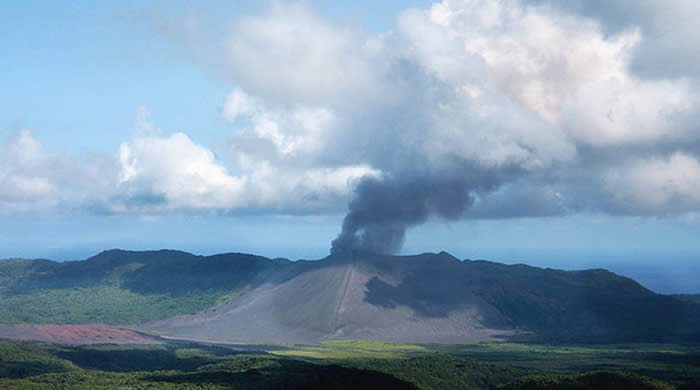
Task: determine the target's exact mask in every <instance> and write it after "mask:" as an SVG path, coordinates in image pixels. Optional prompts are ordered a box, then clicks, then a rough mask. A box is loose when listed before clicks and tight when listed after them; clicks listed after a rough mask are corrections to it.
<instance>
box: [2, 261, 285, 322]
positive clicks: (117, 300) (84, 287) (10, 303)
mask: <svg viewBox="0 0 700 390" xmlns="http://www.w3.org/2000/svg"><path fill="white" fill-rule="evenodd" d="M287 263H289V262H288V261H286V260H270V259H267V258H264V257H259V256H252V255H244V254H235V253H231V254H222V255H216V256H195V255H192V254H190V253H186V252H180V251H172V250H161V251H146V252H130V251H122V250H110V251H105V252H102V253H100V254H98V255H96V256H94V257H91V258H89V259H87V260H84V261H70V262H63V263H57V262H53V261H49V260H2V261H0V324H21V323H35V324H49V323H58V324H86V323H107V324H130V323H137V322H144V321H149V320H154V319H159V318H167V317H171V316H175V315H179V314H186V313H196V312H198V311H201V310H204V309H206V308H208V307H211V306H214V305H216V304H217V303H220V301H221V300H222V299H223V298H225V297H226V296H227V295H228V294H231V293H233V292H235V291H240V290H242V289H244V288H245V287H246V286H248V285H251V284H252V283H254V281H255V280H256V278H259V277H263V275H264V274H265V273H266V272H269V271H271V270H273V269H276V268H283V267H285V265H286V264H287Z"/></svg>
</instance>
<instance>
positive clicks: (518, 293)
mask: <svg viewBox="0 0 700 390" xmlns="http://www.w3.org/2000/svg"><path fill="white" fill-rule="evenodd" d="M0 297H1V299H0V321H2V322H3V323H6V324H17V323H107V324H138V323H142V325H139V326H137V327H136V328H137V329H139V330H146V331H154V332H160V333H163V334H167V335H169V336H173V337H182V338H192V339H197V338H202V339H203V338H206V339H209V340H222V341H251V342H280V343H315V342H318V341H319V340H322V339H374V340H394V341H411V342H447V343H452V342H469V341H480V340H494V339H501V340H503V339H518V340H520V339H529V340H539V341H541V340H549V341H575V342H622V341H670V340H676V341H677V340H681V341H691V340H698V338H697V337H698V329H700V320H699V319H700V310H699V309H698V308H699V307H700V304H698V303H697V302H696V301H695V300H694V299H690V298H679V297H675V296H664V295H659V294H655V293H654V292H652V291H650V290H648V289H646V288H644V287H643V286H641V285H640V284H638V283H637V282H635V281H634V280H631V279H629V278H625V277H622V276H619V275H616V274H614V273H611V272H608V271H606V270H602V269H596V270H588V271H561V270H554V269H541V268H536V267H531V266H527V265H504V264H499V263H493V262H488V261H482V260H480V261H470V260H459V259H457V258H455V257H453V256H451V255H449V254H447V253H445V252H442V253H439V254H422V255H417V256H384V255H382V256H380V255H370V254H360V253H340V254H335V255H332V256H329V257H327V258H325V259H322V260H319V261H297V262H291V261H288V260H283V259H275V260H272V259H267V258H264V257H259V256H252V255H244V254H224V255H216V256H195V255H192V254H189V253H186V252H179V251H149V252H129V251H121V250H112V251H106V252H102V253H100V254H99V255H97V256H94V257H92V258H90V259H87V260H85V261H75V262H66V263H55V262H51V261H47V260H4V261H0Z"/></svg>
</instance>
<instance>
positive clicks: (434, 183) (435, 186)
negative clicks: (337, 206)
mask: <svg viewBox="0 0 700 390" xmlns="http://www.w3.org/2000/svg"><path fill="white" fill-rule="evenodd" d="M482 184H483V183H482ZM479 187H480V186H479ZM473 189H474V188H472V186H471V185H470V184H469V182H468V181H467V180H464V179H461V178H438V179H435V178H413V179H410V180H397V179H393V178H385V179H377V178H364V179H362V180H361V181H360V183H358V185H357V187H356V188H355V197H354V198H353V200H352V201H351V202H350V205H349V206H348V209H349V210H348V214H347V215H346V216H345V219H344V220H343V228H342V231H341V232H340V234H339V235H338V237H337V238H336V239H335V240H333V243H332V247H331V253H342V252H347V251H357V252H369V253H381V254H387V253H394V252H396V251H398V250H399V249H401V245H402V244H403V240H404V237H405V236H406V229H407V228H409V227H411V226H415V225H419V224H422V223H424V222H425V221H426V220H427V219H428V217H429V216H430V215H432V214H436V215H438V216H440V217H442V218H446V219H449V220H455V219H458V218H459V217H460V216H461V215H462V214H463V212H464V210H465V209H466V208H467V207H469V206H470V205H471V204H472V203H473V196H472V194H471V191H472V190H473Z"/></svg>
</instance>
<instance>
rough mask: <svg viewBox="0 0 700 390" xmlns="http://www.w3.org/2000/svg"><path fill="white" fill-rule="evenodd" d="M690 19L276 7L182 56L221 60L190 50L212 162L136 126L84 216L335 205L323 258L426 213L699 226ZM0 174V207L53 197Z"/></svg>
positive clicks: (558, 6) (585, 10) (463, 2)
mask: <svg viewBox="0 0 700 390" xmlns="http://www.w3.org/2000/svg"><path fill="white" fill-rule="evenodd" d="M693 4H694V2H693V3H691V2H684V1H679V2H674V4H673V5H669V6H668V7H667V6H665V5H663V4H661V3H657V2H640V3H638V2H634V4H632V3H630V2H629V1H627V0H615V1H609V2H595V1H594V2H584V1H580V2H577V1H572V2H565V3H562V2H551V1H548V0H500V1H498V0H443V1H441V2H438V3H436V4H434V5H433V6H431V7H429V8H428V9H413V10H406V11H405V12H403V13H401V14H400V15H399V16H398V17H397V20H396V24H395V27H394V28H393V30H392V31H390V32H387V33H382V34H377V33H372V32H369V31H366V30H364V29H362V28H361V27H358V26H349V25H343V24H337V23H335V24H334V23H331V22H330V21H328V20H327V19H325V18H324V17H323V16H321V15H320V14H319V13H318V12H316V11H314V10H313V9H312V8H310V7H309V6H308V5H305V4H299V3H291V4H289V3H286V4H285V3H276V4H274V5H271V6H270V7H268V8H267V9H266V10H265V11H263V12H261V13H259V14H255V15H247V16H242V17H238V18H237V19H235V20H234V21H233V22H232V24H231V28H230V30H229V33H228V34H226V35H224V36H211V37H200V38H199V39H204V40H207V41H211V42H215V41H220V42H222V44H216V43H213V44H207V45H202V47H210V48H214V49H212V51H210V52H207V53H206V56H209V57H212V58H215V59H213V60H212V59H207V60H205V61H204V63H206V64H210V63H217V64H224V65H223V68H224V72H225V73H226V76H227V78H228V79H230V80H233V81H234V82H235V85H236V87H235V88H232V90H231V92H230V93H229V94H228V96H227V97H226V98H225V99H224V101H222V105H221V107H220V111H219V113H220V116H221V119H222V120H224V121H226V122H229V123H232V124H233V126H232V130H231V135H230V136H229V137H228V138H227V140H226V143H225V144H226V147H225V151H224V152H223V153H221V154H220V155H215V154H214V153H213V152H212V151H211V150H209V149H208V148H207V147H206V146H204V145H200V144H197V143H196V142H194V141H193V140H192V139H190V137H188V136H187V135H186V134H183V133H175V134H171V135H162V134H166V133H165V132H163V131H160V132H159V131H158V129H157V128H156V127H155V126H154V125H153V124H152V123H151V122H150V119H149V117H148V112H147V111H146V110H145V109H142V110H140V111H139V114H138V117H137V124H136V125H135V127H136V129H137V130H138V129H140V130H139V131H137V132H135V136H134V138H133V139H131V140H129V141H127V142H125V143H123V144H122V145H121V147H120V150H119V153H118V156H117V157H115V158H113V164H112V165H113V168H112V170H113V171H114V174H113V176H109V175H106V176H105V177H106V178H108V179H104V178H102V179H100V180H102V181H107V182H105V183H102V184H101V185H100V188H101V189H100V191H99V195H93V196H92V199H97V201H96V202H97V203H101V204H103V205H105V206H104V207H106V208H107V209H109V210H111V212H136V213H139V212H171V211H174V210H217V211H220V212H241V211H243V212H249V211H256V212H266V211H272V212H282V213H321V212H337V211H340V210H344V209H346V207H347V208H348V214H347V217H346V220H345V223H344V225H343V230H342V232H341V235H340V236H339V238H338V240H337V241H336V249H338V250H345V249H360V250H362V249H366V250H372V251H379V252H390V251H394V250H396V249H397V248H399V247H400V245H401V242H402V239H403V237H404V235H405V231H406V229H408V228H410V227H411V226H414V225H416V224H420V223H423V222H424V221H426V220H427V219H429V217H430V216H433V215H434V216H438V217H442V218H446V219H457V218H510V217H541V216H556V215H562V214H566V213H572V212H577V211H581V210H588V211H598V212H607V213H611V214H640V215H667V214H683V213H693V212H697V211H698V208H700V204H699V203H698V193H697V188H699V186H698V183H697V176H698V159H699V158H700V128H698V126H697V123H698V115H697V114H696V113H697V112H698V92H697V85H698V83H697V82H698V80H697V77H698V76H699V75H698V74H697V71H696V69H700V67H697V66H696V67H692V66H690V65H688V64H691V65H692V64H693V63H694V62H693V61H695V58H696V56H697V55H696V54H692V53H690V51H691V46H692V47H695V46H697V43H698V42H700V36H698V31H700V29H697V28H696V27H695V26H696V25H697V24H696V23H690V22H688V20H689V19H692V18H690V17H689V16H688V15H696V14H697V13H694V12H692V11H693V10H694V7H696V6H695V5H693ZM662 8H663V9H662ZM623 9H624V10H626V11H627V10H630V12H629V14H626V13H622V12H621V10H623ZM674 18H680V19H679V20H681V22H679V23H673V22H672V21H673V20H674ZM169 25H170V26H176V25H177V23H174V24H173V23H171V24H169ZM664 34H666V35H664ZM671 40H677V41H678V42H683V44H682V45H678V46H673V45H671V44H670V43H669V42H671ZM686 43H687V44H686ZM186 44H187V45H192V42H191V41H190V40H188V42H187V43H186ZM195 46H196V45H195ZM686 46H687V47H686ZM654 50H658V51H659V52H660V53H665V54H664V55H663V56H654V57H653V58H652V57H650V56H649V54H648V53H652V52H653V51H654ZM198 53H199V54H200V55H202V56H204V55H205V53H203V52H198ZM694 56H695V57H694ZM657 57H658V58H663V62H664V63H665V64H669V66H668V67H664V66H659V61H661V60H659V59H658V58H657ZM679 64H681V65H679ZM220 72H221V69H217V76H220V75H221V74H220ZM27 148H28V149H31V148H29V147H27ZM8 158H9V159H12V157H8ZM47 158H49V159H51V158H50V157H47ZM15 159H16V158H15ZM8 161H9V160H8ZM12 161H13V163H12V164H11V165H12V166H15V167H18V168H13V170H8V169H6V170H5V171H0V172H2V176H0V180H2V181H3V182H7V183H10V182H12V183H14V184H11V185H8V188H14V189H13V190H6V194H10V193H11V191H14V193H21V191H26V193H27V194H31V193H32V191H34V193H36V194H45V195H41V196H39V195H37V196H38V198H41V199H50V198H52V196H53V198H55V194H57V193H58V194H60V193H61V191H62V190H61V189H60V188H61V187H60V182H61V181H60V180H58V179H56V177H60V175H58V174H55V173H51V174H46V172H50V171H49V170H46V169H48V168H46V169H44V168H42V169H38V168H31V166H33V165H31V164H29V165H28V163H19V162H17V161H19V160H17V161H15V160H12ZM22 164H24V165H22ZM39 165H41V164H39ZM45 165H46V166H48V165H60V164H49V163H46V164H45ZM107 165H109V163H107ZM42 166H43V165H42ZM37 170H38V171H41V172H42V173H41V174H38V173H35V172H37ZM86 171H87V170H86ZM18 172H19V173H18ZM12 177H17V178H14V179H13V178H12ZM110 178H111V179H110ZM22 180H26V181H25V182H22ZM32 180H35V181H32ZM42 180H44V181H42ZM109 180H112V184H109V183H108V181H109ZM48 194H54V195H48ZM5 198H7V199H9V198H10V195H5ZM88 198H89V196H88ZM348 201H349V203H348ZM348 204H349V206H347V205H348Z"/></svg>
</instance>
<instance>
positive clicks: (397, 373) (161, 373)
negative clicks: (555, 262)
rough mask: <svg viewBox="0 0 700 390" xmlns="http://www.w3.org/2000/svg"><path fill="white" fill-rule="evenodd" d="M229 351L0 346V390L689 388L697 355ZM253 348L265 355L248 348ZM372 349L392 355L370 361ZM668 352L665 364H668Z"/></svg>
mask: <svg viewBox="0 0 700 390" xmlns="http://www.w3.org/2000/svg"><path fill="white" fill-rule="evenodd" d="M238 347H239V348H245V349H247V350H234V349H231V348H224V347H216V346H203V345H187V344H179V345H175V344H169V345H150V346H114V345H101V346H87V347H68V346H57V345H42V344H37V343H28V342H0V388H2V389H52V390H54V389H230V388H236V389H295V388H296V389H301V388H303V389H315V388H318V389H356V388H364V389H374V388H377V389H422V390H432V389H448V390H449V389H466V390H487V389H501V390H521V389H523V390H524V389H528V390H530V389H532V390H535V389H547V390H554V389H567V390H578V389H591V388H595V389H649V390H670V389H673V388H674V387H673V386H682V388H684V389H692V388H697V387H693V386H695V385H697V384H698V383H699V382H698V379H699V378H700V372H698V371H700V367H698V365H697V363H698V361H699V360H700V359H698V357H699V356H700V353H699V352H698V350H697V349H691V348H688V347H679V346H669V345H664V346H649V345H647V346H624V347H623V346H620V347H621V348H620V349H619V350H618V349H615V348H608V349H604V348H603V347H600V348H599V349H597V350H595V351H594V349H591V348H590V347H565V346H559V347H554V346H536V345H531V346H528V345H518V344H505V345H499V344H479V345H462V346H455V345H453V346H445V345H411V344H396V343H377V342H363V341H348V342H332V343H329V344H328V345H324V346H314V347H311V346H277V347H271V346H252V345H251V346H238ZM261 347H263V348H267V349H268V351H267V352H265V351H261V350H256V349H258V348H261ZM307 348H314V351H316V352H317V353H318V355H316V356H317V357H316V358H309V357H305V356H303V355H304V352H305V351H308V350H307ZM567 348H569V351H570V352H569V354H571V355H573V356H576V358H568V359H567V362H568V363H567V364H573V363H575V361H576V360H577V359H581V356H584V355H585V356H586V358H585V360H578V364H584V365H586V367H594V366H597V367H599V368H600V367H604V366H609V362H610V361H618V362H619V363H620V365H622V366H626V367H628V370H627V372H625V371H620V370H618V369H617V368H616V367H612V368H610V367H608V368H606V370H607V371H591V370H588V369H586V370H585V371H591V372H586V373H584V372H582V369H581V368H580V367H579V368H577V367H576V366H575V364H573V365H569V366H567V365H566V364H564V365H562V364H560V363H559V362H557V360H559V358H560V357H562V356H564V355H565V354H566V352H565V351H566V350H567ZM579 348H580V349H581V350H579ZM448 350H449V351H450V352H449V353H447V352H445V351H448ZM363 351H364V352H363ZM382 351H384V352H386V353H391V354H392V355H391V356H392V357H377V356H378V355H377V354H378V353H381V352H382ZM440 351H442V352H440ZM545 351H549V352H545ZM630 351H647V352H646V353H652V352H653V353H655V354H657V356H656V357H653V356H652V357H650V358H648V359H645V360H636V357H632V358H630V357H629V354H630V353H631V352H630ZM670 356H675V360H674V359H670V360H669V359H668V358H669V357H670ZM543 357H547V358H546V359H543ZM519 363H526V365H529V366H528V367H523V366H522V365H521V364H519ZM659 364H661V365H664V364H666V365H668V366H667V368H668V371H667V374H668V375H671V376H673V378H672V380H671V381H668V382H666V381H662V380H659V379H653V378H650V377H647V376H643V375H640V374H639V373H638V372H639V371H644V370H646V371H648V372H652V373H653V372H654V368H658V366H659ZM693 367H694V368H693ZM683 375H685V376H683Z"/></svg>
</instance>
